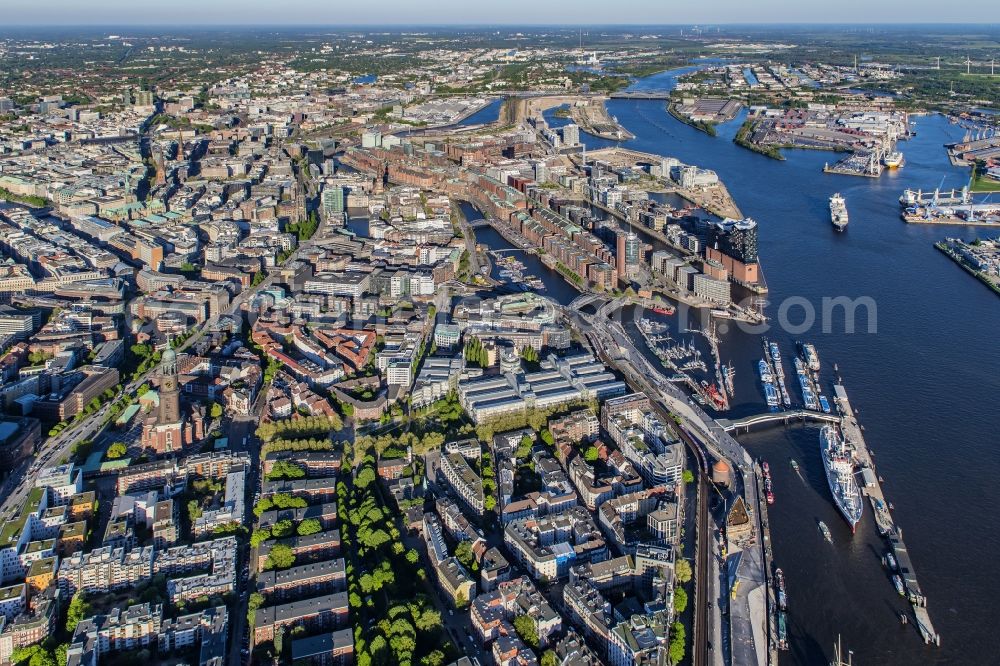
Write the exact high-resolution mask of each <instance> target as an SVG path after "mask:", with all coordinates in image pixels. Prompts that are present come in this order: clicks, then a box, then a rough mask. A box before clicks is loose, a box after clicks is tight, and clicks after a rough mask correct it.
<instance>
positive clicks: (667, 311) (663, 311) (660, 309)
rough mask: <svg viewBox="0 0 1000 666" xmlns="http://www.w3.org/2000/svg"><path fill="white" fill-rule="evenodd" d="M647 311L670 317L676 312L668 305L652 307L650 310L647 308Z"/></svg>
mask: <svg viewBox="0 0 1000 666" xmlns="http://www.w3.org/2000/svg"><path fill="white" fill-rule="evenodd" d="M649 309H650V310H652V311H653V312H655V313H656V314H660V315H672V314H673V313H674V312H676V310H675V309H674V308H673V306H670V305H667V306H660V305H657V306H656V307H652V308H649Z"/></svg>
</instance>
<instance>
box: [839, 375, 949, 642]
mask: <svg viewBox="0 0 1000 666" xmlns="http://www.w3.org/2000/svg"><path fill="white" fill-rule="evenodd" d="M833 390H834V400H835V402H836V404H837V407H838V409H839V410H840V413H841V417H842V418H841V426H840V427H841V429H842V430H843V433H844V437H845V438H846V440H847V441H848V442H849V443H850V444H851V445H853V446H854V449H855V451H856V456H857V460H858V464H859V465H860V467H861V474H862V477H863V483H862V485H861V488H862V492H864V493H865V494H866V495H867V496H868V498H869V501H870V502H871V503H872V508H873V509H875V511H874V515H875V520H876V524H877V525H878V527H879V531H880V532H883V533H886V534H887V537H888V542H889V548H890V549H891V550H892V553H893V555H894V557H895V558H896V563H897V565H898V566H899V575H900V577H902V579H903V584H904V585H905V587H906V596H907V598H908V599H909V601H910V604H911V605H912V606H913V614H914V616H915V617H916V620H917V628H918V629H919V630H920V634H921V636H922V637H923V639H924V642H925V643H927V644H933V645H940V644H941V636H940V635H938V633H937V632H936V631H935V630H934V625H933V624H931V618H930V615H929V614H928V613H927V598H926V597H924V595H923V592H921V590H920V585H919V584H918V583H917V574H916V572H915V571H914V570H913V564H912V562H911V561H910V555H909V553H908V552H907V550H906V544H904V543H903V531H902V529H900V528H899V526H898V525H896V524H895V523H894V521H893V520H892V514H891V513H889V511H888V509H884V510H882V511H879V510H878V509H876V507H877V506H882V507H887V506H888V502H886V499H885V495H884V494H883V492H882V484H881V483H880V482H879V478H878V474H876V472H875V463H874V461H873V460H872V456H871V451H869V449H868V444H867V443H866V442H865V438H864V435H863V434H862V432H861V426H860V425H859V424H858V420H857V418H856V417H855V416H854V411H853V410H852V409H851V403H850V401H849V400H848V398H847V391H846V389H845V388H844V386H843V384H840V383H837V384H834V386H833ZM886 530H887V531H886Z"/></svg>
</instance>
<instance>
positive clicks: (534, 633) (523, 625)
mask: <svg viewBox="0 0 1000 666" xmlns="http://www.w3.org/2000/svg"><path fill="white" fill-rule="evenodd" d="M514 631H516V632H517V635H518V636H520V637H521V640H522V641H524V643H525V644H526V645H527V646H528V647H530V648H532V649H535V650H537V649H538V629H537V628H536V627H535V621H534V620H533V619H532V618H531V616H529V615H518V616H517V617H515V618H514Z"/></svg>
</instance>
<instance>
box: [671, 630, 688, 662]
mask: <svg viewBox="0 0 1000 666" xmlns="http://www.w3.org/2000/svg"><path fill="white" fill-rule="evenodd" d="M686 640H687V636H686V634H685V631H684V625H683V624H681V623H680V622H674V623H673V625H671V627H670V646H669V648H668V651H669V654H670V663H672V664H679V663H680V662H681V660H682V659H684V643H685V642H686Z"/></svg>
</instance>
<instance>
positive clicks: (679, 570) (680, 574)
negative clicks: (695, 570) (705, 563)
mask: <svg viewBox="0 0 1000 666" xmlns="http://www.w3.org/2000/svg"><path fill="white" fill-rule="evenodd" d="M691 574H692V572H691V562H689V561H688V560H685V559H678V560H677V562H675V563H674V578H676V579H677V581H678V582H680V583H687V582H688V581H690V580H691Z"/></svg>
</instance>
